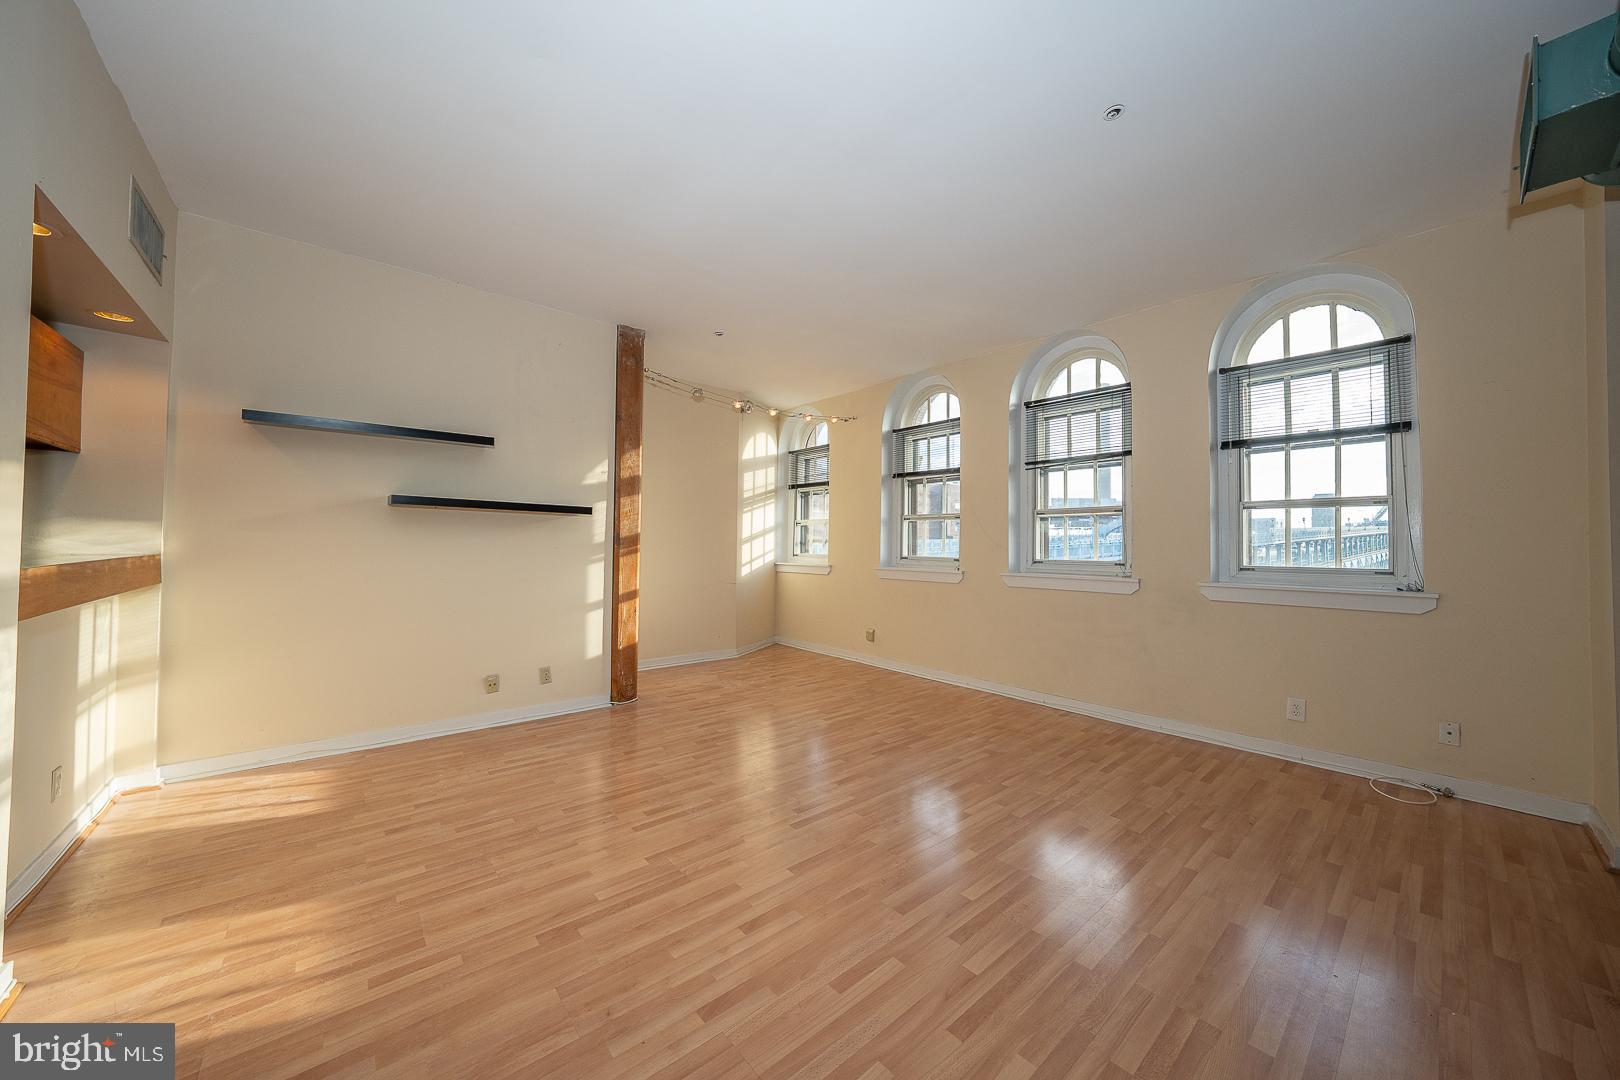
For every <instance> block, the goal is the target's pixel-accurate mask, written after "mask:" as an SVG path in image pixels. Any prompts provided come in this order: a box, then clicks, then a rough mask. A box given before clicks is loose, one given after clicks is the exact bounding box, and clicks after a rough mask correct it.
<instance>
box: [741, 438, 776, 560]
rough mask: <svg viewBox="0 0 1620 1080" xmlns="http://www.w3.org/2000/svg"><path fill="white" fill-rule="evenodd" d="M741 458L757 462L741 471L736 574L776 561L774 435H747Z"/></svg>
mask: <svg viewBox="0 0 1620 1080" xmlns="http://www.w3.org/2000/svg"><path fill="white" fill-rule="evenodd" d="M742 460H743V461H744V462H745V463H746V462H750V461H754V462H759V463H760V464H758V465H757V466H755V467H753V468H744V469H743V470H742V471H741V478H742V501H741V505H742V509H741V520H740V528H739V530H738V535H739V537H740V538H741V539H740V543H739V559H738V564H737V573H738V575H739V576H740V577H747V576H748V575H749V574H752V573H754V572H755V571H757V570H763V569H766V568H767V567H769V566H771V565H772V564H773V563H775V561H776V437H775V436H774V435H772V434H771V433H770V432H768V431H761V432H757V433H755V434H754V435H752V436H750V437H749V438H748V439H746V440H745V441H744V442H743V449H742Z"/></svg>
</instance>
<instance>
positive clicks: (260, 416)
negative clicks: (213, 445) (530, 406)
mask: <svg viewBox="0 0 1620 1080" xmlns="http://www.w3.org/2000/svg"><path fill="white" fill-rule="evenodd" d="M242 419H243V420H244V421H246V422H247V423H249V424H264V425H266V426H268V427H288V428H305V429H307V430H309V431H335V432H338V433H339V434H342V435H375V436H378V437H380V438H384V439H415V440H417V441H419V442H442V443H455V444H456V445H458V446H494V445H495V436H493V435H468V434H466V433H465V432H460V431H435V430H434V429H433V428H416V427H400V426H398V425H397V424H371V423H367V422H366V421H364V420H336V419H333V418H332V417H330V416H305V415H303V414H302V413H284V412H266V411H264V410H263V409H243V410H242Z"/></svg>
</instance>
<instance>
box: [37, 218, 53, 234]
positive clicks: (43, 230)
mask: <svg viewBox="0 0 1620 1080" xmlns="http://www.w3.org/2000/svg"><path fill="white" fill-rule="evenodd" d="M52 234H53V231H52V229H51V227H50V226H49V225H41V224H40V223H39V222H37V221H36V222H34V235H35V236H50V235H52Z"/></svg>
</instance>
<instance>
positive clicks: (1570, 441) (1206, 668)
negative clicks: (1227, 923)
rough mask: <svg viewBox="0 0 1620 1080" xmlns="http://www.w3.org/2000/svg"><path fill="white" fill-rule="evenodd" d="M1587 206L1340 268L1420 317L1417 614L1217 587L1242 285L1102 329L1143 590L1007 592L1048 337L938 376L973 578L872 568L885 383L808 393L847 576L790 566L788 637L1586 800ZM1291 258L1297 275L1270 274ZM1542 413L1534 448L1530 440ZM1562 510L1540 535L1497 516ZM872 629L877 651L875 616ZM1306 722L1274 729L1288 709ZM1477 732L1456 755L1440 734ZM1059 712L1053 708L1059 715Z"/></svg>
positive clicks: (785, 588) (1402, 245) (784, 612)
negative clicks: (1289, 600)
mask: <svg viewBox="0 0 1620 1080" xmlns="http://www.w3.org/2000/svg"><path fill="white" fill-rule="evenodd" d="M1583 229H1584V226H1583V214H1582V210H1581V208H1580V207H1579V206H1578V205H1572V204H1570V203H1569V202H1567V201H1565V202H1564V203H1562V204H1559V205H1553V206H1551V207H1550V208H1547V209H1544V210H1542V211H1540V212H1536V213H1530V214H1525V215H1522V216H1515V217H1514V218H1513V219H1512V220H1511V221H1509V220H1506V219H1505V218H1504V215H1502V214H1499V213H1497V214H1490V215H1485V216H1481V217H1476V218H1473V219H1470V220H1467V221H1464V222H1460V223H1458V224H1455V225H1451V226H1448V227H1445V228H1441V229H1436V230H1433V231H1430V232H1426V233H1423V234H1421V235H1418V236H1413V237H1409V238H1406V239H1404V240H1401V241H1398V242H1395V243H1391V244H1388V245H1384V246H1381V247H1378V248H1374V249H1369V250H1366V251H1361V252H1356V253H1355V254H1354V255H1353V256H1350V260H1351V261H1353V262H1357V263H1360V264H1364V265H1367V266H1370V267H1373V268H1375V269H1378V270H1382V271H1384V272H1385V273H1387V274H1389V275H1391V276H1393V277H1394V278H1395V279H1396V280H1397V281H1398V282H1399V283H1400V284H1401V285H1402V286H1403V287H1404V288H1405V290H1406V291H1407V292H1408V293H1409V294H1410V296H1411V298H1412V302H1413V305H1414V307H1415V310H1416V315H1417V326H1418V353H1417V364H1418V379H1419V387H1420V391H1419V392H1420V410H1421V412H1420V424H1421V438H1422V451H1423V470H1424V475H1423V484H1424V514H1425V521H1426V527H1427V529H1426V539H1425V549H1426V556H1425V559H1426V566H1425V571H1426V584H1427V586H1428V587H1429V588H1431V589H1433V590H1434V591H1437V592H1439V593H1440V594H1441V601H1440V605H1439V608H1438V609H1437V610H1436V611H1434V612H1432V613H1430V614H1426V615H1421V616H1408V615H1388V614H1376V613H1366V612H1349V611H1328V610H1318V609H1304V608H1284V607H1269V606H1258V605H1246V604H1227V603H1215V602H1212V601H1210V600H1206V599H1204V597H1203V596H1202V595H1201V594H1200V593H1199V591H1198V583H1199V582H1200V581H1204V580H1207V579H1208V576H1209V565H1210V556H1209V506H1210V465H1209V463H1210V450H1209V425H1208V363H1209V354H1210V346H1211V342H1212V339H1213V336H1214V334H1215V332H1216V329H1217V327H1218V326H1219V324H1220V322H1221V320H1222V319H1223V318H1224V317H1225V315H1226V314H1227V312H1228V311H1229V310H1230V308H1231V307H1232V306H1233V304H1234V303H1235V302H1236V301H1237V300H1238V298H1239V297H1240V296H1241V295H1242V294H1243V293H1244V292H1245V291H1246V290H1247V288H1248V287H1249V286H1248V285H1247V284H1240V285H1234V286H1232V287H1230V288H1226V289H1222V290H1218V291H1215V292H1210V293H1206V294H1202V295H1199V296H1194V297H1190V298H1187V299H1184V300H1181V301H1178V302H1175V303H1172V304H1167V305H1164V306H1161V307H1156V308H1152V309H1149V310H1146V311H1141V312H1136V313H1133V314H1130V315H1125V316H1123V317H1120V318H1116V319H1110V320H1108V321H1105V322H1102V323H1099V324H1097V325H1095V326H1093V327H1091V328H1090V329H1093V330H1095V331H1097V332H1098V333H1101V334H1105V335H1107V336H1109V337H1111V338H1112V339H1113V340H1114V341H1116V342H1117V343H1118V344H1119V345H1120V346H1121V348H1122V349H1123V350H1124V354H1125V357H1126V359H1127V360H1128V362H1129V363H1130V365H1131V377H1132V382H1133V384H1134V390H1135V393H1134V407H1135V415H1134V420H1135V446H1136V457H1135V458H1134V466H1133V468H1134V470H1135V476H1134V482H1133V490H1132V506H1133V508H1134V514H1135V522H1134V530H1135V559H1134V563H1135V570H1136V572H1137V574H1138V575H1139V576H1140V578H1141V581H1142V587H1141V591H1140V592H1138V593H1136V594H1134V595H1129V596H1120V595H1100V594H1089V593H1070V592H1054V591H1037V590H1022V589H1010V588H1007V587H1006V586H1005V585H1003V583H1002V581H1001V579H1000V574H1001V573H1002V572H1003V571H1004V570H1005V569H1006V565H1007V527H1006V526H1007V445H1008V439H1007V429H1006V423H1007V405H1008V395H1009V390H1010V387H1011V384H1012V380H1013V377H1014V375H1015V373H1016V371H1017V369H1018V367H1019V365H1020V364H1021V363H1022V362H1023V361H1024V359H1025V358H1026V356H1027V355H1028V353H1029V350H1030V348H1031V347H1032V345H1033V343H1026V344H1023V345H1018V346H1013V347H1009V348H1006V349H1002V350H999V351H996V352H993V353H990V354H987V355H984V356H980V357H976V358H973V359H971V360H966V361H962V362H959V363H953V364H949V365H946V366H944V367H942V368H940V370H941V371H942V372H943V373H944V374H945V375H946V376H947V377H949V378H950V379H951V381H952V382H953V383H954V384H955V386H956V389H957V391H958V393H959V394H960V395H961V398H962V439H963V448H964V449H963V453H964V460H963V466H962V477H963V495H962V499H963V541H962V569H963V571H964V574H965V578H964V580H963V581H962V582H961V583H960V584H954V585H948V584H939V583H919V582H907V581H890V580H878V579H876V578H875V577H874V575H873V573H872V567H874V566H875V565H877V560H878V532H879V526H878V496H879V483H878V480H877V477H878V475H879V431H880V426H881V420H882V415H883V409H884V405H885V403H886V401H887V398H888V394H889V391H890V388H891V386H892V385H893V384H885V385H882V386H876V387H872V388H870V389H867V390H864V391H861V392H859V393H855V394H850V395H847V396H844V397H839V398H835V399H831V400H828V401H823V402H819V403H817V405H818V407H819V409H820V410H821V411H824V412H831V413H841V414H854V415H856V416H858V417H860V419H859V420H858V421H857V422H855V423H852V424H848V425H842V424H841V425H839V426H838V427H837V428H835V429H834V430H833V432H832V455H831V456H832V475H833V477H834V486H833V490H834V495H833V511H832V512H833V522H834V526H833V527H834V530H835V535H834V537H833V541H832V543H833V549H834V552H835V555H834V559H833V564H834V569H833V571H832V573H831V574H829V575H827V576H826V577H816V576H810V575H790V576H784V577H783V579H782V580H781V582H780V583H779V595H778V601H777V602H778V623H777V626H778V633H779V634H780V635H782V636H783V637H784V638H787V639H800V640H805V641H809V642H815V643H819V644H823V645H830V646H835V647H838V648H842V649H847V650H851V651H856V652H866V653H870V654H872V655H873V656H876V657H882V658H888V659H892V660H896V661H903V662H907V663H911V664H916V665H921V666H925V667H930V668H935V669H942V670H945V671H949V672H953V673H956V674H959V675H965V676H969V677H974V678H979V679H984V680H987V681H993V682H998V683H1003V684H1011V685H1014V686H1019V687H1023V688H1027V689H1032V690H1038V691H1043V692H1047V693H1052V694H1056V695H1061V696H1065V697H1069V698H1073V699H1078V700H1081V701H1087V702H1092V703H1096V704H1100V705H1104V706H1111V707H1116V708H1121V709H1128V710H1133V711H1136V712H1140V713H1146V714H1149V715H1154V716H1159V717H1165V718H1169V719H1173V720H1177V721H1183V722H1191V723H1197V724H1203V725H1208V726H1211V727H1215V728H1220V729H1223V730H1227V731H1232V732H1238V733H1242V734H1245V735H1251V736H1258V737H1263V738H1269V739H1278V740H1283V741H1287V742H1292V743H1297V744H1303V745H1306V746H1310V747H1315V748H1320V749H1323V750H1328V751H1333V752H1338V753H1344V754H1353V755H1358V756H1361V757H1366V758H1371V759H1374V760H1379V761H1386V762H1391V763H1394V764H1398V765H1403V766H1407V767H1411V768H1415V769H1422V770H1427V771H1432V772H1436V773H1444V774H1449V775H1455V776H1462V777H1470V778H1473V779H1477V780H1482V781H1486V782H1490V783H1496V784H1504V785H1509V786H1511V787H1515V788H1521V789H1525V790H1529V791H1536V792H1543V793H1546V794H1550V795H1555V796H1559V797H1563V798H1567V799H1573V800H1578V801H1581V802H1586V801H1589V799H1590V798H1591V793H1592V775H1591V755H1592V723H1591V715H1592V662H1591V654H1590V650H1589V648H1588V641H1589V632H1590V628H1589V608H1588V600H1589V596H1590V590H1591V586H1592V581H1591V574H1590V572H1589V562H1590V548H1589V545H1588V528H1589V524H1590V521H1589V519H1590V518H1591V516H1592V513H1593V507H1592V500H1591V491H1590V489H1589V484H1588V481H1589V477H1588V467H1587V456H1588V440H1587V430H1586V423H1585V418H1586V416H1587V408H1586V395H1587V392H1588V382H1589V380H1588V370H1587V356H1586V303H1585V283H1584V279H1583V266H1582V262H1583V258H1582V244H1583ZM1279 269H1288V268H1279ZM1526 416H1528V417H1532V418H1536V419H1538V420H1540V421H1542V422H1543V423H1542V426H1540V427H1538V428H1537V436H1536V438H1537V444H1538V449H1537V452H1536V453H1533V454H1531V453H1526V452H1525V448H1524V445H1523V442H1522V440H1521V439H1519V438H1518V437H1506V438H1505V437H1502V436H1500V435H1496V434H1493V433H1494V432H1497V431H1509V432H1515V433H1518V432H1522V431H1523V430H1524V426H1523V422H1522V420H1521V418H1522V417H1526ZM1524 498H1529V499H1531V500H1532V501H1533V503H1534V505H1535V506H1536V508H1537V510H1538V513H1539V514H1540V515H1542V517H1543V519H1544V520H1549V521H1553V522H1558V523H1560V524H1561V525H1562V526H1563V527H1560V528H1557V529H1552V530H1533V531H1532V533H1531V535H1530V537H1529V539H1530V540H1531V542H1533V543H1534V544H1535V545H1536V554H1535V557H1534V558H1532V559H1526V558H1525V557H1524V554H1523V552H1524V545H1525V542H1526V537H1525V535H1524V533H1523V532H1522V531H1521V530H1519V529H1518V528H1516V527H1515V526H1514V523H1513V521H1512V519H1511V517H1509V516H1507V507H1508V506H1511V505H1520V504H1521V503H1520V500H1522V499H1524ZM868 626H872V627H876V628H877V630H878V640H877V643H876V644H875V645H868V644H867V643H866V642H865V641H864V640H863V629H864V628H865V627H868ZM1290 696H1294V697H1304V698H1306V699H1307V700H1308V702H1309V717H1310V719H1309V722H1308V723H1306V724H1304V725H1299V724H1293V723H1290V722H1288V721H1286V720H1285V719H1284V718H1283V706H1284V699H1285V698H1286V697H1290ZM1441 720H1458V721H1461V722H1462V745H1461V746H1460V747H1455V748H1453V747H1445V746H1441V745H1439V744H1438V742H1437V740H1436V724H1437V723H1438V722H1439V721H1441ZM1054 722H1061V721H1060V720H1058V719H1056V718H1055V719H1054Z"/></svg>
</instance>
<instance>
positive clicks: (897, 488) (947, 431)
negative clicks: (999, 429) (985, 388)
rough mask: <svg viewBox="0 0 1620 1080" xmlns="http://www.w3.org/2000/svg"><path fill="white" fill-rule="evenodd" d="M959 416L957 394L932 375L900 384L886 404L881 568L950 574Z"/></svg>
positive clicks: (958, 535) (956, 543) (955, 555)
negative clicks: (922, 570)
mask: <svg viewBox="0 0 1620 1080" xmlns="http://www.w3.org/2000/svg"><path fill="white" fill-rule="evenodd" d="M961 417H962V406H961V402H960V401H959V400H958V399H957V396H956V391H955V390H954V389H953V388H952V387H951V385H950V383H949V382H947V381H945V380H944V379H943V378H941V377H939V376H937V375H923V376H916V377H914V378H911V379H908V380H906V381H905V382H903V383H901V385H900V387H899V388H898V389H897V390H896V391H895V396H894V397H893V398H892V399H891V400H890V402H889V408H888V410H887V412H886V413H885V415H884V425H883V426H884V442H885V453H884V461H885V466H886V467H885V471H886V473H887V474H888V479H887V481H886V483H885V485H884V497H883V519H884V536H883V544H882V548H883V550H882V563H883V565H884V566H885V567H893V568H900V569H904V568H908V567H913V568H919V569H925V570H926V569H944V570H946V571H948V572H949V571H954V570H955V568H956V563H957V560H958V559H959V558H960V557H961V547H962V516H961V515H962V476H961V473H962V420H961ZM953 579H954V578H953Z"/></svg>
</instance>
